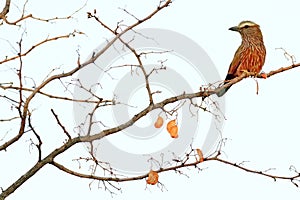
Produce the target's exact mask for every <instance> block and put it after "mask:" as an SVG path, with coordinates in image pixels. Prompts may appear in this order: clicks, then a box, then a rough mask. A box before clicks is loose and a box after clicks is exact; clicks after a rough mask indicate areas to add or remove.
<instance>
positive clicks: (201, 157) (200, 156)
mask: <svg viewBox="0 0 300 200" xmlns="http://www.w3.org/2000/svg"><path fill="white" fill-rule="evenodd" d="M196 151H197V154H198V156H199V162H203V161H204V158H203V153H202V151H201V150H200V149H196Z"/></svg>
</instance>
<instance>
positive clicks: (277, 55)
mask: <svg viewBox="0 0 300 200" xmlns="http://www.w3.org/2000/svg"><path fill="white" fill-rule="evenodd" d="M70 2H71V3H69V2H62V1H58V0H55V1H46V2H45V1H38V0H30V1H29V4H28V8H27V10H28V12H30V13H32V14H34V16H38V17H42V18H47V17H53V16H63V15H65V14H66V13H67V14H68V13H72V11H74V10H76V9H77V8H78V7H80V6H81V5H83V4H84V1H78V2H77V3H75V2H74V1H70ZM107 4H110V5H107ZM156 5H157V1H151V2H150V1H147V2H146V1H145V2H142V3H141V1H137V0H126V1H124V0H122V1H121V0H118V1H116V0H114V1H110V3H107V1H103V0H97V1H96V0H89V1H88V2H87V6H86V7H84V8H83V10H82V11H81V13H80V14H77V15H75V18H76V19H75V20H73V21H72V22H71V23H67V24H68V25H65V23H54V24H51V25H50V24H47V23H42V22H38V23H31V20H29V21H28V22H27V23H26V26H27V31H28V34H27V35H26V36H25V38H26V43H27V44H28V45H29V44H32V42H36V41H39V40H42V39H45V37H46V36H47V35H48V34H49V35H50V36H54V35H56V34H60V33H69V32H71V31H72V30H74V29H78V30H80V31H83V32H85V33H86V34H87V36H80V37H75V39H71V40H69V41H62V42H58V43H57V44H58V45H54V44H55V43H53V44H50V45H49V46H50V47H49V46H45V47H44V49H42V50H43V51H42V52H44V53H39V51H38V50H37V51H35V52H34V53H33V55H34V56H31V58H28V60H26V62H27V63H29V64H27V66H31V67H28V68H27V69H25V70H26V73H28V74H29V75H30V76H32V77H35V80H36V81H37V82H39V81H41V80H43V79H44V77H45V76H46V75H47V73H49V71H50V69H51V68H53V66H55V67H59V66H61V67H62V68H65V69H66V71H67V70H68V69H70V68H71V66H72V65H73V66H74V64H76V49H79V50H80V54H81V57H82V58H86V57H87V56H88V55H89V54H90V53H91V52H92V50H93V49H94V48H96V47H97V46H98V45H100V44H101V43H102V42H104V39H105V38H110V37H111V36H110V35H109V34H108V32H107V31H103V29H102V27H97V25H96V23H95V22H94V21H93V20H87V18H86V14H85V13H86V12H87V11H93V9H94V8H96V9H97V12H98V14H99V15H100V16H101V18H102V19H103V20H104V21H105V22H107V24H109V25H112V26H113V25H115V24H116V22H118V21H119V20H121V19H123V18H125V19H128V21H126V22H130V21H132V20H131V18H130V17H128V16H126V15H124V13H122V11H120V10H118V9H117V8H118V7H124V8H126V9H127V10H129V11H131V13H134V14H136V16H140V17H142V16H144V14H145V13H149V12H151V11H152V10H151V8H155V6H156ZM299 5H300V3H298V1H296V0H286V1H279V0H277V1H260V0H252V1H247V2H245V1H237V0H227V1H205V2H202V1H196V0H193V1H189V2H188V1H180V0H175V1H174V2H173V3H172V4H171V6H170V7H168V8H166V9H165V10H163V11H162V12H160V13H159V14H158V15H157V16H155V17H154V18H153V19H151V20H150V21H148V22H146V23H145V24H143V25H142V26H141V28H164V29H169V30H173V31H176V32H179V33H181V34H183V35H185V36H187V37H189V38H191V39H192V40H194V41H195V42H197V43H198V44H199V45H200V46H201V47H202V48H203V49H204V50H205V51H206V52H207V53H208V55H209V56H210V58H211V59H212V60H213V62H214V64H215V66H216V68H217V69H218V71H219V73H220V75H221V77H225V75H226V72H227V70H228V66H229V63H230V62H231V59H232V57H233V54H234V52H235V50H236V48H237V47H238V45H239V44H240V36H239V35H238V34H237V33H234V32H231V31H228V28H229V27H231V26H234V25H237V24H238V23H239V22H240V21H242V20H253V21H254V22H256V23H258V24H260V26H261V29H262V32H263V35H264V40H265V45H266V48H267V59H266V63H265V66H264V68H263V71H265V72H269V71H271V70H275V69H278V68H279V67H284V66H288V65H290V61H287V60H286V58H285V57H284V55H283V52H282V51H280V50H276V48H280V47H283V48H285V49H286V50H287V51H288V52H289V53H290V54H292V55H294V56H295V57H296V62H297V61H298V58H299V57H300V47H299V42H300V40H299V35H300V28H299V25H298V22H299V17H300V14H299ZM12 10H13V11H14V12H16V8H15V6H13V8H12ZM16 13H17V12H16ZM37 27H38V28H37ZM10 29H11V31H8V30H10ZM14 30H17V29H16V28H15V29H13V28H10V27H7V26H6V25H4V26H1V27H0V38H1V39H3V40H1V41H0V43H1V44H2V48H0V52H1V55H2V54H4V55H6V54H8V53H7V51H8V50H7V49H9V51H11V48H10V47H9V45H8V44H7V42H5V40H10V41H11V43H13V45H14V44H15V42H16V41H17V40H16V38H19V37H18V36H19V34H18V33H20V32H17V31H16V32H14ZM174 42H176V41H174ZM5 45H6V46H5ZM47 48H55V51H54V52H53V51H51V53H47V51H48V50H47ZM5 66H6V67H7V68H9V67H12V66H11V65H9V66H7V65H5ZM1 70H2V69H1ZM299 75H300V71H299V69H294V70H292V71H289V72H285V73H282V74H279V75H276V76H274V77H271V78H270V79H267V80H259V87H260V90H259V95H256V94H255V92H256V84H255V82H254V81H253V80H252V79H248V80H243V81H242V82H240V83H238V84H237V85H235V86H233V87H232V88H231V89H230V90H229V92H228V93H227V94H226V113H225V116H226V118H227V120H226V122H225V126H224V129H223V136H224V137H226V138H229V140H228V141H227V143H226V146H225V148H224V151H225V153H226V156H227V159H228V160H230V161H233V162H235V161H236V162H242V161H249V163H246V165H247V166H250V167H253V169H257V170H266V169H269V168H276V169H277V170H276V171H273V173H274V174H277V175H285V174H288V173H289V171H288V169H289V166H290V165H295V166H296V167H297V166H298V168H300V159H299V155H298V152H299V151H300V145H299V139H300V138H299V122H298V118H299V111H300V107H299V106H298V105H299V103H298V102H299V101H300V95H299V93H298V89H299V87H298V85H300V81H299V80H300V79H299ZM4 78H5V77H3V79H4ZM9 78H10V77H8V79H9ZM4 80H5V81H6V79H4ZM198 87H199V86H197V85H196V86H195V88H198ZM50 89H51V88H49V90H50ZM45 100H47V99H44V98H43V100H42V101H41V102H35V103H36V104H35V105H36V106H37V107H38V108H39V109H40V112H45V113H47V114H48V115H50V111H49V109H48V108H49V107H48V106H49V105H47V106H45V105H44V102H45ZM51 104H52V103H51ZM53 106H57V104H55V103H53ZM50 107H51V105H50ZM61 109H64V110H61V111H60V112H61V113H65V116H66V119H68V118H67V117H68V116H69V115H70V116H69V117H72V115H71V114H68V112H70V113H71V112H72V105H71V104H68V105H66V106H64V107H63V108H61ZM2 112H3V111H2ZM51 120H52V119H51ZM44 123H48V122H45V121H43V122H41V125H39V126H38V127H37V128H38V129H39V128H40V130H43V126H42V124H44ZM45 125H47V124H45ZM46 127H47V126H46ZM69 128H71V125H70V127H69ZM71 130H72V129H71ZM55 131H57V132H59V131H60V129H58V128H56V127H53V132H52V131H51V132H47V133H46V135H45V136H44V138H46V139H47V141H49V142H50V143H51V145H52V147H57V145H58V144H59V145H60V144H61V139H62V138H63V135H62V134H61V133H60V134H58V133H57V132H55ZM27 139H28V138H27ZM24 140H26V139H24ZM51 145H50V147H51ZM26 147H27V148H26ZM50 147H49V149H46V151H48V152H49V151H50V150H51V148H50ZM22 148H23V149H22ZM22 148H21V147H20V148H18V147H13V148H11V149H9V150H10V151H13V150H14V151H15V153H13V154H12V156H10V157H9V158H7V156H6V154H5V153H4V152H0V160H1V163H3V162H5V163H9V166H7V165H5V166H4V169H3V166H2V164H1V166H0V169H1V170H0V186H2V187H4V188H6V185H7V184H9V183H12V182H13V181H15V180H16V179H17V178H18V177H19V176H20V175H22V174H23V173H24V172H25V171H27V170H28V169H29V168H30V167H31V165H32V163H33V162H34V159H35V157H34V155H35V153H31V154H30V153H29V151H28V153H27V154H26V153H25V155H24V149H25V150H27V149H28V142H26V141H24V146H23V147H22ZM82 151H83V149H81V148H80V147H79V149H78V150H77V151H75V150H72V152H70V153H66V156H65V158H66V159H70V160H71V159H73V158H74V155H76V152H78V153H79V152H80V153H82ZM33 152H34V151H33ZM74 153H75V154H74ZM19 155H20V156H19ZM75 157H76V156H75ZM3 159H7V160H5V161H3ZM16 160H17V161H16ZM204 165H205V167H207V169H205V170H204V171H202V172H199V173H198V172H197V171H196V170H185V172H186V174H187V175H188V176H189V178H187V177H185V176H180V175H178V174H174V173H173V172H170V173H164V174H161V175H160V181H161V182H162V183H163V184H164V185H165V186H166V188H167V191H164V192H161V191H160V189H158V188H157V187H156V186H153V187H151V186H149V188H150V190H145V180H141V181H136V182H130V183H125V184H120V185H119V186H120V187H122V193H119V194H117V195H116V196H114V198H113V199H116V200H119V199H145V200H147V199H170V198H174V199H175V198H176V199H182V198H193V199H197V198H199V199H200V198H201V199H204V198H205V199H208V198H209V199H229V198H230V199H244V200H248V199H249V200H250V199H251V200H252V199H283V198H288V199H296V198H297V197H298V198H299V196H300V191H299V188H296V187H295V186H294V185H293V184H292V183H290V182H289V181H281V180H280V181H277V182H274V181H273V180H272V179H269V178H266V177H262V176H259V175H254V174H249V173H246V172H243V171H241V170H238V169H236V168H233V167H228V166H226V165H224V164H221V163H216V162H209V163H207V164H204ZM89 183H90V181H89V180H81V179H78V178H76V177H72V176H70V175H66V174H63V173H62V172H59V171H58V170H57V169H55V168H54V167H52V166H46V167H45V168H44V169H42V170H41V171H40V172H38V173H37V174H36V175H35V176H34V177H33V178H31V179H30V180H28V181H27V182H26V183H25V184H24V185H23V186H22V187H21V188H19V189H18V190H17V191H16V192H15V193H14V194H12V195H11V196H10V197H9V199H21V198H22V199H41V197H42V199H64V198H68V199H80V198H85V199H94V198H95V199H96V198H97V199H101V198H104V199H110V198H111V197H110V194H109V193H108V192H106V191H104V190H102V189H98V188H97V184H96V183H94V184H93V185H92V190H90V189H89Z"/></svg>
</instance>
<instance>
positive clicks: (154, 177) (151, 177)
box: [146, 170, 158, 185]
mask: <svg viewBox="0 0 300 200" xmlns="http://www.w3.org/2000/svg"><path fill="white" fill-rule="evenodd" d="M146 182H147V183H148V184H150V185H155V184H156V183H157V182H158V173H157V172H155V171H153V170H150V172H149V174H148V179H147V180H146Z"/></svg>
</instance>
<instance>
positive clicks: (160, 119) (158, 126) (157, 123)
mask: <svg viewBox="0 0 300 200" xmlns="http://www.w3.org/2000/svg"><path fill="white" fill-rule="evenodd" d="M163 124H164V119H163V118H162V117H161V116H158V117H157V120H156V122H155V123H154V127H155V128H160V127H162V125H163Z"/></svg>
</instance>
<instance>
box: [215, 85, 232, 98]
mask: <svg viewBox="0 0 300 200" xmlns="http://www.w3.org/2000/svg"><path fill="white" fill-rule="evenodd" d="M230 87H231V85H230V86H228V87H225V88H222V89H221V90H220V91H219V92H217V93H216V95H217V96H218V97H221V96H223V95H224V94H225V93H226V92H227V91H228V90H229V88H230Z"/></svg>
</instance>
